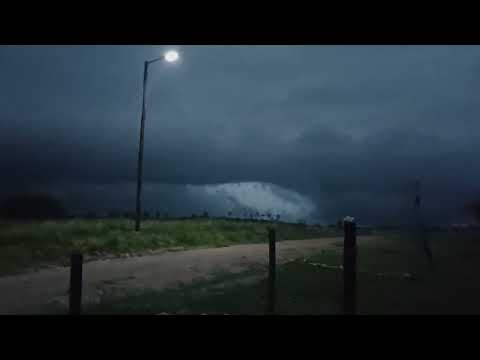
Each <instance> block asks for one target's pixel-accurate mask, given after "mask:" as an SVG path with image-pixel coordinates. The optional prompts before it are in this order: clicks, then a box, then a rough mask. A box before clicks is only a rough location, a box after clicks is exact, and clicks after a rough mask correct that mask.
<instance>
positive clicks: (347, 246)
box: [343, 217, 357, 315]
mask: <svg viewBox="0 0 480 360" xmlns="http://www.w3.org/2000/svg"><path fill="white" fill-rule="evenodd" d="M356 287H357V234H356V224H355V220H354V219H353V218H351V217H346V218H345V220H344V242H343V312H344V314H346V315H354V314H356V312H357V299H356V295H357V294H356Z"/></svg>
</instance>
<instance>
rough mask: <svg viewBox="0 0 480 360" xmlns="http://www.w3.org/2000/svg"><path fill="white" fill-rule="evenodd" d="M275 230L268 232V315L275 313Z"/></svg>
mask: <svg viewBox="0 0 480 360" xmlns="http://www.w3.org/2000/svg"><path fill="white" fill-rule="evenodd" d="M275 240H276V239H275V229H269V230H268V309H267V312H268V313H269V314H274V313H275V302H276V288H275V265H276V254H275V253H276V251H275V250H276V249H275Z"/></svg>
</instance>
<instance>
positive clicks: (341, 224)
mask: <svg viewBox="0 0 480 360" xmlns="http://www.w3.org/2000/svg"><path fill="white" fill-rule="evenodd" d="M337 229H340V230H341V229H343V220H342V219H339V220H338V221H337Z"/></svg>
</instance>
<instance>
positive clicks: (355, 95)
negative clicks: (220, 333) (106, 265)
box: [0, 46, 480, 224]
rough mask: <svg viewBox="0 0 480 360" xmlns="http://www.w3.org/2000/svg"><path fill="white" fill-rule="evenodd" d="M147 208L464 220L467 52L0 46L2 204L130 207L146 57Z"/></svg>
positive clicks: (474, 137) (477, 54)
mask: <svg viewBox="0 0 480 360" xmlns="http://www.w3.org/2000/svg"><path fill="white" fill-rule="evenodd" d="M170 48H173V49H176V50H178V51H179V52H180V54H181V58H182V61H181V62H180V63H178V64H174V65H173V64H167V63H155V64H153V65H152V66H151V68H150V77H149V86H148V97H147V99H148V102H147V111H148V112H147V119H146V129H145V163H144V181H145V191H144V196H143V199H144V205H145V208H146V209H147V210H150V211H157V210H158V211H161V212H169V213H170V214H172V215H188V216H189V215H191V214H192V213H199V212H201V211H204V210H207V211H209V213H210V214H212V215H224V214H225V213H226V212H227V211H230V210H233V211H234V213H236V214H239V215H240V214H243V213H244V212H248V213H249V212H252V211H253V212H254V211H260V212H266V211H271V212H273V213H275V214H276V213H279V214H281V215H282V217H283V218H284V219H290V220H292V221H296V220H298V219H307V220H308V221H319V222H322V223H326V222H333V221H336V219H338V218H339V217H341V216H345V215H351V216H354V217H356V218H357V219H358V220H359V222H360V223H369V224H370V223H382V222H399V221H400V220H401V219H402V218H405V216H407V215H408V214H409V213H410V211H411V208H412V203H413V186H412V184H413V181H414V180H416V179H419V180H421V181H422V190H423V201H424V202H423V205H424V210H425V213H426V216H427V217H428V218H429V219H431V220H432V221H434V222H437V223H442V222H463V221H470V217H469V215H468V214H467V213H466V211H465V210H464V206H465V204H466V203H467V202H468V201H471V200H473V199H475V198H477V197H480V183H479V176H480V166H479V161H478V154H479V153H480V152H479V150H480V142H479V141H478V140H479V136H480V121H479V115H480V47H479V46H0V71H1V77H0V168H1V182H2V186H1V193H0V195H1V196H2V197H3V196H5V195H7V194H9V193H13V192H23V191H27V190H28V191H39V190H42V191H49V192H51V193H53V194H55V195H57V196H58V197H60V198H61V199H62V200H63V201H64V202H65V203H66V204H67V205H68V207H69V208H70V209H71V210H72V211H74V210H75V211H76V210H89V209H95V210H96V211H99V210H102V209H103V210H108V209H119V210H124V211H126V210H130V211H133V210H134V208H135V190H136V188H135V181H136V162H137V149H138V135H139V124H140V115H141V100H142V98H141V96H142V80H143V61H144V60H146V59H151V58H155V57H157V56H159V55H161V54H162V53H163V52H164V51H165V50H167V49H170Z"/></svg>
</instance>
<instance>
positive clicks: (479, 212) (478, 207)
mask: <svg viewBox="0 0 480 360" xmlns="http://www.w3.org/2000/svg"><path fill="white" fill-rule="evenodd" d="M467 211H468V212H469V213H470V214H472V215H473V216H474V217H475V220H476V221H477V222H478V223H480V200H476V201H472V202H471V203H470V204H468V205H467Z"/></svg>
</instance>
